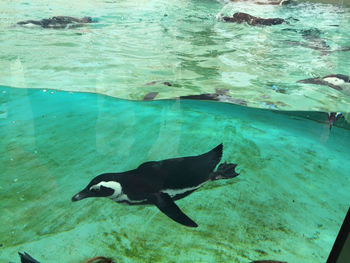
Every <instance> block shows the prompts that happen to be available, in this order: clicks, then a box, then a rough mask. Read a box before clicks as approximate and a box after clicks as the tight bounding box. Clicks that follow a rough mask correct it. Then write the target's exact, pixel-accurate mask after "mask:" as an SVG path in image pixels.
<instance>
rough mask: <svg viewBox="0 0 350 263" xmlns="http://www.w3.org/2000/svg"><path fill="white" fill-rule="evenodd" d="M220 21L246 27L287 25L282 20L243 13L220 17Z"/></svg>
mask: <svg viewBox="0 0 350 263" xmlns="http://www.w3.org/2000/svg"><path fill="white" fill-rule="evenodd" d="M222 19H223V20H224V21H225V22H233V23H238V24H241V23H244V22H246V23H247V24H248V25H251V26H258V25H260V26H272V25H279V24H282V23H287V24H288V22H287V21H286V20H284V19H282V18H261V17H256V16H252V15H250V14H247V13H243V12H238V13H235V14H233V16H232V17H229V16H224V17H222Z"/></svg>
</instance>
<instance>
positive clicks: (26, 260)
mask: <svg viewBox="0 0 350 263" xmlns="http://www.w3.org/2000/svg"><path fill="white" fill-rule="evenodd" d="M18 254H19V256H20V257H21V263H40V262H39V261H37V260H36V259H34V258H32V257H31V256H30V255H29V254H27V253H26V252H24V253H23V254H22V253H21V252H18Z"/></svg>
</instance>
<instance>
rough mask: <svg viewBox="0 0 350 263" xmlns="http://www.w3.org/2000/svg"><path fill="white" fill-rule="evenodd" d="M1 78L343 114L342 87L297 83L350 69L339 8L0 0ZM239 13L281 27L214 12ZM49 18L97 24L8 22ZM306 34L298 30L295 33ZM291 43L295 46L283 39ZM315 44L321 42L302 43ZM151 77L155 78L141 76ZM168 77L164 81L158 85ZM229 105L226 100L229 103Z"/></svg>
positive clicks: (183, 0) (135, 95)
mask: <svg viewBox="0 0 350 263" xmlns="http://www.w3.org/2000/svg"><path fill="white" fill-rule="evenodd" d="M0 10H2V12H1V13H0V49H1V50H2V53H1V54H0V84H2V85H5V86H11V87H19V88H38V89H57V90H69V91H78V92H93V93H100V94H106V95H109V96H113V97H117V98H123V99H132V100H142V99H143V98H145V96H146V95H147V94H149V93H154V94H155V93H157V95H156V97H155V98H154V99H156V100H157V99H165V98H174V97H179V96H186V95H194V94H203V93H215V89H216V88H220V89H227V90H228V95H229V96H231V97H232V98H233V102H235V101H237V100H239V101H243V102H244V104H245V105H248V106H252V107H258V108H271V109H279V110H312V111H326V112H327V111H328V112H330V111H341V112H349V105H350V97H349V96H350V87H348V90H349V92H348V93H349V94H348V93H346V94H344V93H342V92H339V91H337V90H334V89H331V88H329V87H327V86H320V85H313V84H300V83H297V81H298V80H301V79H305V78H310V77H315V76H319V77H322V76H325V75H328V74H335V73H337V74H345V75H349V74H350V72H349V68H350V62H349V61H350V52H345V51H337V50H339V49H342V48H343V47H349V46H350V42H349V39H350V32H349V30H348V28H349V27H350V12H349V9H348V8H347V7H345V6H341V5H330V4H318V3H300V4H294V5H290V6H283V7H280V6H259V5H256V4H254V3H249V2H243V3H242V2H234V3H228V2H224V1H221V2H220V1H209V0H206V1H199V0H193V1H187V0H179V1H172V2H171V3H170V2H169V1H165V0H153V1H141V2H140V1H135V0H131V1H102V0H98V1H91V0H89V1H83V2H69V1H63V0H61V1H59V0H55V1H50V5H46V4H44V3H43V1H42V0H35V1H30V2H29V1H28V2H26V1H18V2H13V1H9V0H4V1H1V2H0ZM235 12H248V13H250V14H252V15H255V16H261V17H280V18H284V19H287V21H288V22H289V24H282V25H277V26H273V27H252V26H249V25H247V24H231V23H224V22H222V21H221V20H220V19H219V17H220V15H229V16H231V15H232V14H233V13H235ZM55 15H69V16H75V17H83V16H91V17H93V18H94V19H96V20H97V21H98V22H97V23H93V24H88V25H86V26H84V27H81V28H74V29H64V30H53V29H43V28H26V27H20V26H14V25H15V24H16V23H17V22H19V21H23V20H29V19H37V20H40V19H42V18H49V17H52V16H55ZM305 31H308V32H314V33H315V32H317V34H314V33H311V36H312V37H311V38H305V37H303V32H305ZM291 43H294V44H291ZM316 45H320V49H313V48H310V46H311V47H314V46H316ZM152 82H157V84H155V85H149V83H152ZM163 82H169V83H171V84H172V85H171V86H167V85H163V84H162V83H163ZM231 102H232V101H231Z"/></svg>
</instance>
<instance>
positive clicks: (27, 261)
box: [18, 252, 115, 263]
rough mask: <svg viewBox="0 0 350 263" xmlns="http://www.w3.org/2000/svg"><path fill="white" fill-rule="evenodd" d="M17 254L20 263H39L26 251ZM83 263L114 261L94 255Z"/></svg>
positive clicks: (109, 262) (111, 262)
mask: <svg viewBox="0 0 350 263" xmlns="http://www.w3.org/2000/svg"><path fill="white" fill-rule="evenodd" d="M18 254H19V256H20V257H21V263H40V262H39V261H37V260H36V259H34V258H32V257H31V256H30V255H29V254H27V253H26V252H24V253H23V254H22V253H21V252H18ZM84 263H115V262H114V261H113V260H112V259H111V258H105V257H94V258H90V259H88V260H87V261H85V262H84Z"/></svg>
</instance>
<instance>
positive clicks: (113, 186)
mask: <svg viewBox="0 0 350 263" xmlns="http://www.w3.org/2000/svg"><path fill="white" fill-rule="evenodd" d="M101 186H103V187H107V188H110V189H113V190H114V193H113V194H112V195H110V196H107V197H108V198H116V197H118V196H120V195H121V194H122V186H121V185H120V183H118V182H115V181H108V182H106V181H102V182H100V183H98V184H95V185H93V186H91V187H90V189H89V190H91V189H100V188H101Z"/></svg>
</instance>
